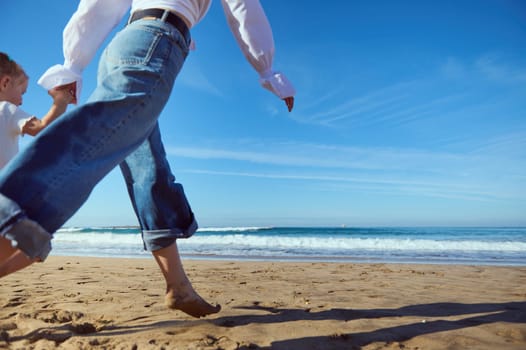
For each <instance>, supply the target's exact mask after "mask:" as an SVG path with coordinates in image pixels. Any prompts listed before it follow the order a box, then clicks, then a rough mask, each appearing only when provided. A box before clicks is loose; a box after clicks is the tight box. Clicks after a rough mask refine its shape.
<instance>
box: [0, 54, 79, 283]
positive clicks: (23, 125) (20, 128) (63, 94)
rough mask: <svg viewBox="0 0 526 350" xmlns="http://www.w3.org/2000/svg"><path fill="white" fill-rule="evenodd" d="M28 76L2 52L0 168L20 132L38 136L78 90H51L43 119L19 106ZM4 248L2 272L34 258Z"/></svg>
mask: <svg viewBox="0 0 526 350" xmlns="http://www.w3.org/2000/svg"><path fill="white" fill-rule="evenodd" d="M28 80H29V78H28V76H27V74H26V73H25V72H24V70H23V69H22V67H20V65H19V64H17V63H16V62H15V61H13V60H12V59H10V58H9V56H8V55H6V54H5V53H3V52H0V169H2V168H3V167H4V166H5V165H6V164H7V163H8V162H9V161H10V160H11V158H13V157H14V156H15V155H16V154H17V153H18V137H19V136H20V135H24V134H29V135H31V136H35V135H36V134H38V133H39V132H40V131H41V130H42V129H44V128H45V127H46V126H47V125H48V124H49V123H51V122H52V121H53V120H55V119H56V118H57V117H58V116H60V115H61V114H62V113H64V112H65V111H66V108H67V105H68V104H69V103H71V102H72V101H74V97H73V96H72V95H73V94H74V91H75V90H74V86H73V85H71V84H70V85H66V86H65V87H61V88H60V89H53V90H50V91H49V94H50V95H51V97H52V98H53V104H52V105H51V107H50V109H49V111H48V112H47V114H46V115H45V116H44V117H43V118H42V119H38V118H37V117H35V116H32V115H31V114H28V113H26V112H24V111H23V110H21V109H20V108H19V106H20V105H22V95H24V93H25V92H26V90H27V85H28ZM3 250H4V251H6V253H7V255H8V259H7V260H5V261H4V262H3V263H2V264H0V276H4V275H5V274H8V273H10V272H12V271H16V270H18V269H20V268H23V267H25V266H27V265H29V264H30V263H31V262H32V261H31V260H30V259H28V258H27V257H25V255H24V254H23V253H22V252H21V251H20V250H15V251H14V252H13V251H12V250H10V249H3ZM2 253H3V252H2ZM0 255H2V254H0Z"/></svg>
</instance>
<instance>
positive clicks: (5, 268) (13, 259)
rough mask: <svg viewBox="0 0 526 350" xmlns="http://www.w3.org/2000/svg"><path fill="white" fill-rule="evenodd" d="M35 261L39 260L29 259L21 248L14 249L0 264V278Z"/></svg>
mask: <svg viewBox="0 0 526 350" xmlns="http://www.w3.org/2000/svg"><path fill="white" fill-rule="evenodd" d="M2 239H3V238H2ZM37 261H39V259H37V258H34V259H30V258H28V257H27V256H26V255H25V254H24V253H23V252H22V251H21V250H19V249H16V250H15V252H14V253H13V254H11V256H9V257H8V258H7V259H6V260H4V261H3V262H2V264H0V278H2V277H4V276H7V275H9V274H11V273H13V272H16V271H18V270H21V269H24V268H26V267H28V266H29V265H31V264H33V263H34V262H37Z"/></svg>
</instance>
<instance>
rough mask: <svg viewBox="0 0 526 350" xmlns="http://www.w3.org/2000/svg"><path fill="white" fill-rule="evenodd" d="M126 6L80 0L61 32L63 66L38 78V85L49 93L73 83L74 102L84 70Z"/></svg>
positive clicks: (127, 0) (124, 0)
mask: <svg viewBox="0 0 526 350" xmlns="http://www.w3.org/2000/svg"><path fill="white" fill-rule="evenodd" d="M130 6H131V0H118V1H106V0H81V1H80V3H79V6H78V8H77V11H76V12H75V13H74V14H73V16H72V17H71V18H70V20H69V22H68V23H67V24H66V27H65V28H64V32H63V53H64V64H62V65H54V66H52V67H51V68H49V69H48V70H47V71H46V72H45V73H44V74H43V75H42V77H40V79H39V80H38V84H40V85H41V86H42V87H44V88H45V89H46V90H50V89H52V88H54V87H56V86H60V85H64V84H69V83H72V82H74V81H76V82H77V100H78V99H79V96H80V90H81V86H82V72H83V71H84V68H86V66H87V65H88V64H89V63H90V62H91V60H92V59H93V57H94V56H95V54H96V53H97V50H98V49H99V47H100V46H101V45H102V43H103V42H104V40H105V39H106V37H107V36H108V34H109V33H110V32H111V31H112V30H113V28H115V27H116V26H117V24H119V22H120V20H121V19H122V17H123V16H124V14H125V13H126V11H127V10H129V8H130Z"/></svg>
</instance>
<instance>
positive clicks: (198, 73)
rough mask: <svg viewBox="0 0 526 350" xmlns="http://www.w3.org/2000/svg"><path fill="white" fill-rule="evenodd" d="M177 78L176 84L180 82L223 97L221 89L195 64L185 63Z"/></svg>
mask: <svg viewBox="0 0 526 350" xmlns="http://www.w3.org/2000/svg"><path fill="white" fill-rule="evenodd" d="M177 79H178V84H179V83H180V84H183V85H186V86H188V87H190V88H193V89H197V90H200V91H203V92H206V93H208V94H211V95H215V96H219V97H223V93H222V92H221V90H220V89H219V88H217V86H215V85H214V84H213V83H212V82H211V81H210V80H209V79H208V78H207V77H206V75H205V74H204V73H203V71H202V70H201V68H200V67H199V66H198V65H196V64H188V65H185V67H184V69H183V70H182V72H181V73H180V74H179V77H178V78H177Z"/></svg>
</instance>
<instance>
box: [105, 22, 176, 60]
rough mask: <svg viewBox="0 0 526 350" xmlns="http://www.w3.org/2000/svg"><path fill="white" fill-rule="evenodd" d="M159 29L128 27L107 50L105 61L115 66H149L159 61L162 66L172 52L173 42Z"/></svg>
mask: <svg viewBox="0 0 526 350" xmlns="http://www.w3.org/2000/svg"><path fill="white" fill-rule="evenodd" d="M166 39H167V38H166V35H165V33H163V32H162V31H160V30H159V29H158V28H149V27H148V26H140V27H139V26H133V27H132V26H128V27H126V28H124V29H123V30H122V31H121V32H119V33H118V34H117V35H116V36H115V38H114V39H113V40H112V42H111V44H110V45H109V46H108V47H107V48H106V52H105V60H106V62H108V63H111V64H114V65H118V66H121V65H125V66H136V65H139V66H148V65H150V64H152V63H153V62H154V61H156V60H158V61H159V62H157V64H158V65H162V63H163V62H165V60H166V59H167V58H168V56H169V54H170V50H171V45H172V44H171V41H170V40H166Z"/></svg>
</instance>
